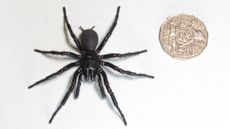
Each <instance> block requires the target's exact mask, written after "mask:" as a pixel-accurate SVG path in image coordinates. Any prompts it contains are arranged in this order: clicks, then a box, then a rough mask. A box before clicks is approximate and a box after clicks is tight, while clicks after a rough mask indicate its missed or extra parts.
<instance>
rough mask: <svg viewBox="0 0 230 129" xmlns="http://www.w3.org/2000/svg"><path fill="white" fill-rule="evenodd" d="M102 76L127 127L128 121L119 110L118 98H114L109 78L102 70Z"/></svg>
mask: <svg viewBox="0 0 230 129" xmlns="http://www.w3.org/2000/svg"><path fill="white" fill-rule="evenodd" d="M100 74H101V75H102V77H103V80H104V84H105V87H106V89H107V92H108V93H109V95H110V97H111V99H112V101H113V104H114V106H115V107H116V108H117V110H118V112H119V113H120V115H121V118H122V120H123V122H124V124H125V125H127V122H126V120H125V116H124V114H123V113H122V111H121V109H120V108H119V106H118V102H117V100H116V98H115V96H114V94H113V91H112V89H111V88H110V86H109V81H108V78H107V75H106V73H105V72H104V71H103V70H102V69H100Z"/></svg>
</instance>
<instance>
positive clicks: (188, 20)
mask: <svg viewBox="0 0 230 129" xmlns="http://www.w3.org/2000/svg"><path fill="white" fill-rule="evenodd" d="M159 40H160V43H161V46H162V48H163V50H164V51H165V52H166V53H167V54H168V55H170V56H171V57H173V58H178V59H189V58H192V57H195V56H198V55H200V54H201V52H202V51H203V50H204V49H205V48H206V46H207V42H208V32H207V30H206V27H205V25H204V23H203V22H202V21H201V20H199V19H198V18H196V17H195V16H193V15H187V14H179V15H176V16H172V17H168V18H167V19H166V21H165V22H164V23H163V24H162V25H161V28H160V34H159Z"/></svg>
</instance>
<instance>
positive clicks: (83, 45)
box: [28, 7, 154, 125]
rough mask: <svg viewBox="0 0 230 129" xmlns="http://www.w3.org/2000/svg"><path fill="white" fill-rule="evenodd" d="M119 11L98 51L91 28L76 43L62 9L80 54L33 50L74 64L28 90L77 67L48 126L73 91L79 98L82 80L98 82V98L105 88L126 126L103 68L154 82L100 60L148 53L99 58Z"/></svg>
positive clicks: (72, 35)
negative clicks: (63, 58) (58, 56)
mask: <svg viewBox="0 0 230 129" xmlns="http://www.w3.org/2000/svg"><path fill="white" fill-rule="evenodd" d="M119 11H120V7H118V8H117V13H116V16H115V19H114V22H113V24H112V26H111V28H110V30H109V32H108V33H107V35H106V36H105V38H104V39H103V40H102V42H101V43H100V44H99V46H98V47H97V44H98V35H97V33H96V32H95V31H94V30H93V28H94V27H92V28H91V29H87V30H84V29H83V28H82V27H81V28H80V29H81V30H82V33H81V35H80V41H79V40H78V38H77V37H76V36H75V34H74V33H73V31H72V28H71V26H70V24H69V22H68V19H67V16H66V10H65V7H63V13H64V20H65V23H66V26H67V28H68V30H69V32H70V35H71V37H72V38H73V40H74V42H75V44H76V46H77V48H78V50H79V51H78V52H79V53H80V54H75V53H72V52H66V51H43V50H38V49H35V52H39V53H42V54H53V55H61V56H68V57H71V58H74V59H76V60H77V61H75V62H72V63H70V64H68V65H66V66H65V67H63V68H61V69H60V70H58V71H57V72H55V73H53V74H51V75H49V76H47V77H45V78H44V79H41V80H40V81H37V82H35V83H34V84H32V85H30V86H29V87H28V88H32V87H34V86H36V85H38V84H40V83H41V82H44V81H47V80H49V79H51V78H53V77H56V76H57V75H60V74H62V73H63V72H65V71H67V70H68V69H70V68H73V67H78V68H77V69H76V71H75V73H74V75H73V78H72V82H71V85H70V88H69V89H68V91H67V93H66V95H65V96H64V98H63V99H62V101H61V104H60V105H59V106H58V108H57V110H56V111H55V112H54V113H53V115H52V117H51V119H50V120H49V123H51V122H52V120H53V118H54V117H55V116H56V114H57V112H58V111H59V110H60V109H61V107H62V106H63V105H64V104H65V103H66V101H67V99H68V98H69V96H70V94H71V93H72V92H73V91H74V90H75V92H74V97H75V98H78V96H79V91H80V86H81V81H82V77H84V79H85V80H86V81H88V80H96V79H97V81H98V86H99V89H100V92H101V95H102V97H103V98H105V97H106V93H105V90H104V87H105V88H106V90H107V92H108V94H109V95H110V97H111V99H112V102H113V104H114V106H115V107H116V109H117V110H118V112H119V113H120V115H121V118H122V120H123V122H124V124H125V125H126V124H127V122H126V120H125V117H124V115H123V113H122V112H121V109H120V108H119V106H118V103H117V100H116V98H115V96H114V94H113V91H112V89H111V88H110V86H109V81H108V78H107V75H106V73H105V71H104V70H103V68H102V67H104V66H105V67H108V68H111V69H113V70H115V71H118V72H120V73H122V74H127V75H132V76H143V77H149V78H154V77H153V76H151V75H147V74H141V73H140V74H138V73H134V72H131V71H127V70H124V69H121V68H119V67H117V66H115V65H113V64H111V63H109V62H106V61H103V59H108V58H116V57H117V58H122V57H128V56H133V55H137V54H140V53H143V52H146V51H147V50H142V51H137V52H129V53H125V54H119V53H110V54H105V55H98V53H99V52H100V51H101V50H102V48H103V47H104V45H105V44H106V42H107V41H108V39H109V37H110V36H111V34H112V32H113V30H114V28H115V26H116V25H117V20H118V15H119ZM103 83H104V85H103Z"/></svg>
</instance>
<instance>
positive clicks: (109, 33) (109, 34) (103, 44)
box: [96, 6, 120, 53]
mask: <svg viewBox="0 0 230 129" xmlns="http://www.w3.org/2000/svg"><path fill="white" fill-rule="evenodd" d="M119 12H120V6H118V7H117V13H116V16H115V19H114V21H113V24H112V26H111V28H110V30H109V32H108V33H107V35H106V36H105V37H104V39H103V40H102V42H101V44H100V45H99V46H98V48H97V50H96V53H99V52H100V51H101V50H102V48H103V47H104V46H105V44H106V42H107V41H108V40H109V37H110V36H111V35H112V33H113V30H114V28H115V27H116V25H117V20H118V16H119Z"/></svg>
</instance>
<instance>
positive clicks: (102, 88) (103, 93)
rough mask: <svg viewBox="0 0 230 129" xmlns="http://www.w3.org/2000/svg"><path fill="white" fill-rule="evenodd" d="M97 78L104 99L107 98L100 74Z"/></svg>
mask: <svg viewBox="0 0 230 129" xmlns="http://www.w3.org/2000/svg"><path fill="white" fill-rule="evenodd" d="M97 77H98V86H99V88H100V91H101V96H102V98H106V94H105V90H104V87H103V85H102V80H101V75H100V74H99V73H98V74H97Z"/></svg>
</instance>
